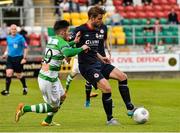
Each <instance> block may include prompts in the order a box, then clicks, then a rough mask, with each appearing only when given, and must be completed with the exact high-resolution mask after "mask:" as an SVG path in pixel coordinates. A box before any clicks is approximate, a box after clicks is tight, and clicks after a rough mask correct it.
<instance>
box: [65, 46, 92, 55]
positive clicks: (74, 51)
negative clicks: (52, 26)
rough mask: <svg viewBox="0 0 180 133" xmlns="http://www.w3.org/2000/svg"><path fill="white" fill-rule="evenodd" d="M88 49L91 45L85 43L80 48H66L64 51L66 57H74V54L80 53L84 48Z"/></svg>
mask: <svg viewBox="0 0 180 133" xmlns="http://www.w3.org/2000/svg"><path fill="white" fill-rule="evenodd" d="M88 49H89V47H88V46H87V45H83V46H82V47H80V48H66V49H64V50H63V51H62V52H63V54H64V55H65V56H66V57H72V56H75V55H77V54H79V53H80V52H82V51H83V50H84V51H86V50H88Z"/></svg>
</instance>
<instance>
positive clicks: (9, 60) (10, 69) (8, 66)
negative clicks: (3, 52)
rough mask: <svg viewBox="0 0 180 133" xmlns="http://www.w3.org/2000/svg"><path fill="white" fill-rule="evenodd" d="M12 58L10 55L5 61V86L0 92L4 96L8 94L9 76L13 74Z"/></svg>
mask: <svg viewBox="0 0 180 133" xmlns="http://www.w3.org/2000/svg"><path fill="white" fill-rule="evenodd" d="M12 60H13V59H12V58H11V57H8V58H7V62H6V88H5V90H3V91H1V94H2V95H4V96H7V95H8V94H9V89H10V85H11V77H12V76H13V73H14V70H13V64H12Z"/></svg>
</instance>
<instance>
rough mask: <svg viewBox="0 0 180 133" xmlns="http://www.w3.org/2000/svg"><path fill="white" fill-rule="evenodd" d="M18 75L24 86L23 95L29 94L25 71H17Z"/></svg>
mask: <svg viewBox="0 0 180 133" xmlns="http://www.w3.org/2000/svg"><path fill="white" fill-rule="evenodd" d="M16 77H17V78H18V79H19V80H20V81H21V84H22V87H23V95H27V93H28V88H27V85H26V79H25V77H24V76H23V73H16Z"/></svg>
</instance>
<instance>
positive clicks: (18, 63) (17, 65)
mask: <svg viewBox="0 0 180 133" xmlns="http://www.w3.org/2000/svg"><path fill="white" fill-rule="evenodd" d="M22 58H23V57H18V58H17V59H16V63H13V67H14V72H16V77H17V78H18V79H19V80H20V81H21V84H22V87H23V95H27V93H28V89H27V85H26V79H25V77H24V76H23V64H21V60H22Z"/></svg>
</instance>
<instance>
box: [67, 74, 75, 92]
mask: <svg viewBox="0 0 180 133" xmlns="http://www.w3.org/2000/svg"><path fill="white" fill-rule="evenodd" d="M72 80H73V76H71V74H69V75H68V76H67V79H66V91H68V89H69V86H70V83H71V81H72Z"/></svg>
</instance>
